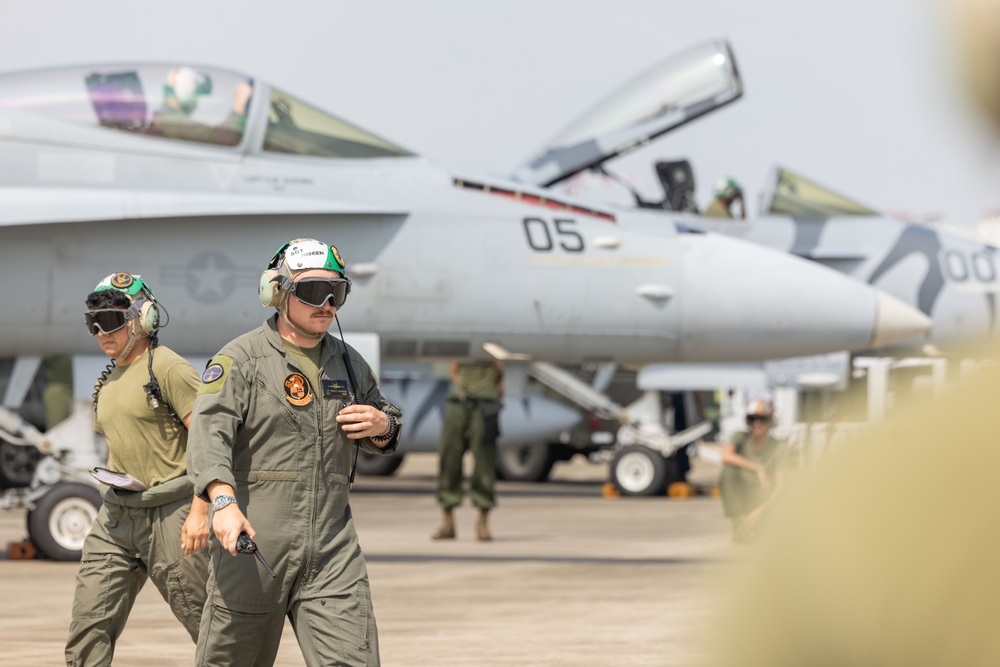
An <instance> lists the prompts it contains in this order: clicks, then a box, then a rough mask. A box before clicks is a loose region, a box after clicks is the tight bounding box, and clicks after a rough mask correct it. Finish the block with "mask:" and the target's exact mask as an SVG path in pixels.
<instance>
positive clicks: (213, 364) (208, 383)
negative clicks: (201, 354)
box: [198, 354, 233, 394]
mask: <svg viewBox="0 0 1000 667" xmlns="http://www.w3.org/2000/svg"><path fill="white" fill-rule="evenodd" d="M232 367H233V358H232V357H227V356H226V355H224V354H217V355H215V356H214V357H212V359H211V360H209V362H208V366H206V367H205V371H204V372H203V373H202V374H201V386H200V387H198V393H199V394H215V393H217V392H218V391H219V390H220V389H222V387H224V386H225V384H226V378H227V377H229V371H230V369H232Z"/></svg>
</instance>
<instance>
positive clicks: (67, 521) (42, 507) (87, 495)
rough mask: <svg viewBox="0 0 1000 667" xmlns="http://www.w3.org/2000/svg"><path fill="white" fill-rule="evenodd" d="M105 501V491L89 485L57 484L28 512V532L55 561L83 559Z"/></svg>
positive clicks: (36, 546) (37, 544) (42, 550)
mask: <svg viewBox="0 0 1000 667" xmlns="http://www.w3.org/2000/svg"><path fill="white" fill-rule="evenodd" d="M101 502H102V501H101V494H100V493H99V492H98V491H97V489H96V488H94V487H92V486H88V485H87V484H76V483H64V484H56V485H55V486H53V487H52V488H51V489H50V490H49V491H48V492H47V493H46V494H45V495H44V496H42V497H41V498H39V499H38V501H37V502H36V503H35V509H33V510H31V511H29V512H28V535H29V537H31V541H32V543H34V545H35V548H37V549H38V550H39V551H40V552H42V553H43V554H45V555H46V556H48V557H49V558H51V559H52V560H62V561H70V560H80V555H81V554H82V553H83V540H84V539H85V538H86V537H87V534H88V533H90V526H91V524H93V523H94V519H95V518H97V510H98V509H100V507H101Z"/></svg>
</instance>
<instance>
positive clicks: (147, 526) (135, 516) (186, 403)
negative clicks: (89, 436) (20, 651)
mask: <svg viewBox="0 0 1000 667" xmlns="http://www.w3.org/2000/svg"><path fill="white" fill-rule="evenodd" d="M87 308H88V311H87V313H86V324H87V331H88V332H89V333H90V334H91V335H93V336H96V337H97V342H98V343H99V344H100V346H101V349H102V350H103V351H104V353H105V354H107V355H108V356H109V357H111V359H112V362H111V364H109V366H108V368H107V370H106V371H105V372H104V374H103V375H102V376H101V377H100V379H99V380H98V381H97V387H96V389H95V391H94V429H95V430H97V431H98V432H100V433H104V434H105V436H107V441H108V467H107V470H110V471H114V472H116V473H120V474H119V475H116V476H113V477H112V476H108V477H105V479H113V480H114V481H115V483H116V484H121V485H122V486H110V485H108V484H104V485H102V487H101V490H102V495H103V497H104V504H103V505H102V507H101V509H100V511H99V512H98V514H97V518H96V519H95V520H94V524H93V527H92V528H91V531H90V534H89V535H87V538H86V540H85V541H84V544H83V555H82V558H81V560H80V570H79V573H78V574H77V577H76V593H75V595H74V598H73V620H72V623H71V624H70V631H69V640H68V641H67V643H66V664H67V665H69V666H70V667H79V666H83V665H86V667H94V666H95V665H110V664H111V661H112V658H113V657H114V651H115V642H116V641H117V640H118V637H119V636H120V635H121V633H122V630H123V629H124V628H125V622H126V621H127V620H128V615H129V611H130V610H131V609H132V604H133V603H134V602H135V598H136V596H137V595H138V594H139V591H140V590H141V589H142V587H143V585H144V584H145V583H146V580H147V578H149V579H152V580H153V583H154V584H155V585H156V588H157V590H159V591H160V595H162V596H163V599H164V600H166V602H167V604H169V605H170V610H171V611H172V612H173V613H174V616H176V617H177V619H178V620H179V621H180V622H181V624H183V625H184V629H185V630H187V631H188V634H190V635H191V638H192V639H193V640H195V641H197V639H198V628H199V626H200V622H201V612H202V608H203V607H204V603H205V583H206V580H207V578H208V557H207V550H206V549H205V547H206V546H207V545H208V532H209V530H208V504H207V503H206V502H205V501H204V500H201V499H200V498H194V497H193V488H194V487H193V485H192V482H191V479H190V478H189V477H188V475H187V469H186V466H185V451H186V447H187V436H188V432H187V427H188V426H189V425H190V422H191V409H192V407H193V405H194V400H195V395H196V392H197V389H198V386H199V385H198V372H197V371H195V369H194V368H193V367H192V366H191V364H189V363H188V362H187V361H185V360H184V359H183V358H181V357H180V356H178V355H177V354H176V353H174V352H173V351H172V350H170V349H168V348H166V347H163V346H157V342H158V341H157V330H158V327H159V326H160V306H159V304H158V303H157V302H156V298H155V297H154V296H153V292H152V290H151V289H150V288H149V286H148V285H146V283H145V282H143V281H142V279H141V278H140V277H139V276H137V275H131V274H129V273H114V274H112V275H110V276H108V277H107V278H105V279H104V280H102V281H101V282H100V283H99V284H98V285H97V287H96V288H95V290H94V292H92V293H91V294H90V295H89V296H88V297H87ZM141 489H145V490H141Z"/></svg>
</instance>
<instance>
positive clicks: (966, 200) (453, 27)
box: [0, 0, 1000, 226]
mask: <svg viewBox="0 0 1000 667" xmlns="http://www.w3.org/2000/svg"><path fill="white" fill-rule="evenodd" d="M15 7H16V8H15ZM949 7H950V4H949V0H840V1H839V2H829V1H826V2H817V1H815V0H802V1H800V2H789V1H787V0H714V1H713V0H690V1H680V0H614V1H613V2H582V1H576V2H572V1H570V0H503V1H501V2H490V3H485V2H474V1H470V0H463V1H459V0H421V1H420V2H404V1H402V0H396V1H394V2H378V1H370V2H340V1H335V0H312V1H308V2H307V1H304V0H283V2H280V3H279V2H273V1H267V2H264V1H263V0H241V1H240V2H232V1H230V0H210V1H209V0H198V1H197V2H196V1H194V0H171V2H169V3H158V4H154V5H144V4H143V3H139V2H135V1H134V0H133V1H132V2H123V1H118V0H86V2H79V1H78V0H59V1H51V2H37V3H26V2H19V3H16V4H15V3H13V2H10V3H8V4H6V5H5V6H4V9H5V12H4V20H3V22H2V24H0V69H3V70H15V69H24V68H30V67H37V66H51V65H62V64H84V63H97V62H108V61H123V60H124V61H128V60H143V61H155V60H166V61H170V62H174V61H178V62H191V63H197V64H205V65H217V66H222V67H228V68H231V69H236V70H239V71H243V72H245V73H247V74H249V75H252V76H255V77H259V78H262V79H265V80H268V81H270V82H271V83H274V84H276V85H278V86H279V87H282V88H284V89H285V90H287V91H288V92H290V93H293V94H296V95H297V96H299V97H301V98H303V99H306V100H308V101H310V102H313V103H315V104H317V105H319V106H322V107H325V108H327V109H329V110H331V111H333V112H335V113H337V114H339V115H341V116H343V117H344V118H346V119H348V120H351V121H353V122H355V123H356V124H359V125H361V126H363V127H365V128H367V129H370V130H372V131H374V132H375V133H376V134H381V135H382V136H385V137H386V138H388V139H391V140H393V141H396V142H397V143H400V144H402V145H404V146H406V147H407V148H410V149H411V150H414V151H416V152H419V153H423V154H425V155H427V156H428V157H431V158H432V159H434V160H435V161H438V162H441V163H442V164H445V165H449V166H454V167H456V168H461V169H463V170H472V171H486V172H490V173H494V174H508V173H510V172H511V171H512V170H513V168H514V167H515V166H516V165H517V164H519V163H520V162H521V161H523V160H524V159H526V158H528V157H529V156H531V155H532V154H533V153H534V152H535V151H536V150H537V149H538V148H540V147H541V145H542V144H543V143H545V142H546V141H548V140H549V139H550V138H551V137H552V136H554V135H555V134H557V133H558V132H559V130H561V129H562V127H563V126H565V125H566V124H568V123H569V122H571V121H572V120H574V119H575V118H576V117H577V116H578V115H579V114H580V113H582V112H583V111H584V110H585V109H586V108H587V107H588V106H589V105H591V104H592V103H594V102H596V101H597V100H598V99H599V98H601V97H602V96H603V95H605V94H606V93H608V92H610V91H611V90H612V89H614V88H615V87H617V86H618V85H619V84H621V83H623V82H624V81H625V80H626V79H628V78H630V77H632V76H634V75H636V74H638V73H640V72H641V71H643V70H645V69H646V68H648V67H650V66H652V65H653V64H655V63H657V62H659V61H660V60H663V59H665V58H667V57H669V56H670V55H672V54H674V53H676V52H678V51H680V50H683V49H685V48H687V47H689V46H693V45H695V44H698V43H701V42H704V41H706V40H709V39H713V38H719V37H722V38H727V39H729V40H730V42H731V44H732V45H733V49H734V51H735V54H736V59H737V62H738V64H739V66H740V68H741V72H742V74H743V78H744V82H745V86H746V93H745V95H744V97H743V99H741V100H739V101H738V102H736V103H735V104H734V105H732V106H730V107H728V108H726V109H724V110H721V111H719V112H717V113H716V114H715V115H710V116H708V117H707V118H704V119H702V120H699V121H697V122H695V123H692V124H691V125H690V126H687V127H685V128H683V129H681V130H679V131H677V132H676V133H674V134H671V135H668V136H667V137H665V138H662V139H661V140H660V141H658V142H656V143H654V144H653V145H652V146H650V147H647V148H644V149H643V150H642V151H640V152H638V153H637V154H635V155H634V156H632V157H629V158H625V159H624V160H621V161H619V162H618V163H612V164H611V165H610V167H611V168H612V169H613V170H615V171H617V172H618V173H620V174H622V175H624V176H626V177H628V178H630V179H633V180H635V181H637V182H638V183H639V184H640V186H641V187H642V188H643V191H644V192H645V193H646V194H648V195H649V196H650V197H652V196H653V195H655V194H657V192H656V190H655V189H654V188H653V185H652V184H653V183H654V181H653V176H652V167H651V164H652V162H653V161H654V160H656V159H663V158H677V157H687V158H689V159H691V160H692V162H693V164H694V167H695V175H696V178H697V179H698V184H699V188H698V195H699V196H698V200H699V201H700V202H701V203H702V204H704V203H705V202H706V200H707V199H708V198H709V191H710V188H711V184H712V182H714V181H715V180H716V179H717V178H718V177H720V176H722V175H732V176H734V177H736V178H737V179H738V180H739V181H741V182H742V183H743V184H744V186H745V189H746V190H747V192H748V193H751V197H750V200H751V207H750V208H751V212H753V211H755V209H756V206H755V204H754V203H753V202H755V201H756V197H755V195H756V193H758V192H759V191H760V189H761V188H762V187H763V185H764V183H765V181H766V180H767V179H768V177H769V176H770V174H771V170H772V168H773V167H774V166H775V165H778V164H780V165H782V166H785V167H788V168H791V169H793V170H796V171H798V172H800V173H802V174H804V175H806V176H809V177H811V178H812V179H814V180H816V181H818V182H820V183H823V184H825V185H827V186H829V187H831V188H833V189H834V190H837V191H839V192H841V193H843V194H847V195H851V196H853V197H855V198H856V199H858V200H860V201H862V202H863V203H866V204H868V205H870V206H872V207H874V208H877V209H881V210H889V211H898V212H904V213H907V214H911V215H914V216H927V215H940V216H944V217H945V218H946V219H947V220H948V221H949V222H952V223H953V224H958V225H965V226H971V225H973V224H974V223H975V222H976V220H977V219H978V218H979V216H980V215H981V214H982V213H984V212H987V211H995V210H997V209H1000V188H997V187H996V186H997V184H998V183H1000V141H998V139H997V138H996V137H995V136H994V135H991V134H990V133H989V132H988V131H987V129H986V127H985V125H984V124H983V122H982V121H981V120H980V119H979V118H978V117H977V116H976V115H975V113H974V112H973V111H972V110H971V109H970V108H969V105H968V103H967V102H966V100H965V98H964V95H963V91H962V88H961V87H960V85H959V83H958V80H957V74H956V73H957V69H956V65H955V60H956V57H955V54H954V51H953V48H952V44H953V40H954V36H953V34H952V32H951V30H952V17H951V16H950V15H949V12H948V8H949Z"/></svg>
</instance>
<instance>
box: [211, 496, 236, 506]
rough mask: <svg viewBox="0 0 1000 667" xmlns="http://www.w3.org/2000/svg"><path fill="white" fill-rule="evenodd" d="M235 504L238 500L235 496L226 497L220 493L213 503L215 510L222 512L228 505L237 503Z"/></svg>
mask: <svg viewBox="0 0 1000 667" xmlns="http://www.w3.org/2000/svg"><path fill="white" fill-rule="evenodd" d="M235 502H236V498H234V497H233V496H227V495H224V494H222V493H220V494H219V495H217V496H216V497H215V499H214V500H213V501H212V507H213V508H214V509H215V510H221V509H222V508H223V507H225V506H226V505H229V504H231V503H235Z"/></svg>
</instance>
